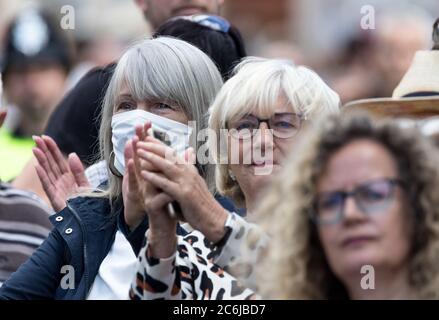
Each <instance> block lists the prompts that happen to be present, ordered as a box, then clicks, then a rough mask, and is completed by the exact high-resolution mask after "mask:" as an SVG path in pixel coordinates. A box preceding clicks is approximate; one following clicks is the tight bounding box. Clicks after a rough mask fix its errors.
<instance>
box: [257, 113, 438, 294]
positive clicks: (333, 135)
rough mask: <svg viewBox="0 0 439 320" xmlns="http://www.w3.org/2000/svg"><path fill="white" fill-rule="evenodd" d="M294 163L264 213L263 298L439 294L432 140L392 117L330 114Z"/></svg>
mask: <svg viewBox="0 0 439 320" xmlns="http://www.w3.org/2000/svg"><path fill="white" fill-rule="evenodd" d="M290 160H291V161H289V162H287V163H288V164H287V165H286V167H285V170H284V171H283V174H282V175H280V176H279V177H278V179H276V181H275V183H274V184H273V189H272V190H271V191H270V193H269V195H267V196H266V198H265V199H264V201H263V203H261V205H260V207H259V208H258V210H257V212H256V215H257V219H256V221H258V222H259V223H260V224H261V225H262V226H263V228H264V230H266V232H267V233H268V234H269V236H270V242H269V245H268V246H267V247H266V251H265V255H264V256H263V257H262V259H263V260H262V262H261V263H260V264H259V265H258V267H259V268H258V288H259V290H258V292H259V294H261V295H262V296H263V297H264V298H269V299H423V298H424V299H425V298H427V299H428V298H429V299H431V298H433V299H438V297H439V241H438V239H439V193H438V190H439V166H438V163H439V158H438V152H437V150H435V148H434V147H433V146H432V144H431V142H430V141H429V140H428V139H426V138H425V137H424V136H422V135H421V134H420V133H419V131H418V130H416V129H414V128H410V129H408V128H403V127H402V126H400V125H399V124H398V123H396V122H392V121H391V120H387V121H386V120H384V121H383V120H381V121H379V122H377V123H374V122H373V121H372V120H371V119H370V118H369V117H368V116H365V115H357V114H354V115H349V116H347V115H344V116H340V117H336V116H331V117H330V118H327V119H325V120H324V121H321V122H319V124H318V126H317V127H316V128H315V130H314V131H310V132H309V133H308V136H307V139H306V140H304V143H303V144H301V146H300V147H299V148H297V149H296V150H295V152H294V154H291V155H290ZM285 177H288V179H285ZM364 266H367V268H368V269H367V270H368V271H367V272H365V270H364ZM370 268H372V270H371V269H370ZM267 270H269V272H267ZM372 272H373V275H372V274H371V273H372ZM365 277H366V281H365ZM372 288H373V290H372Z"/></svg>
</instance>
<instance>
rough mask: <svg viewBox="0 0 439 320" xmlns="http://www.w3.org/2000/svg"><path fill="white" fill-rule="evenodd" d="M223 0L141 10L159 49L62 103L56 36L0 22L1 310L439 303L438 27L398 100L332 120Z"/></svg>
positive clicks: (330, 96) (38, 25)
mask: <svg viewBox="0 0 439 320" xmlns="http://www.w3.org/2000/svg"><path fill="white" fill-rule="evenodd" d="M223 2H224V1H220V0H203V1H193V3H192V2H191V1H173V2H161V1H146V0H136V3H137V4H138V7H139V9H140V10H141V11H142V13H143V14H144V16H145V18H146V19H147V20H148V21H149V22H150V23H151V25H152V27H153V28H154V34H153V36H152V37H148V38H144V39H141V40H139V41H137V42H136V43H134V44H132V45H131V46H130V47H129V48H127V49H126V50H125V51H124V53H123V54H122V56H121V57H120V59H118V60H117V61H114V62H113V63H111V64H110V65H107V66H104V67H98V68H94V69H92V70H91V71H89V72H88V73H86V74H85V75H84V76H83V77H82V78H81V79H80V80H79V82H78V83H77V84H76V85H75V86H74V87H73V88H71V89H70V90H68V91H67V92H63V89H62V87H63V86H64V85H65V82H66V79H67V75H68V71H69V70H70V68H71V60H70V59H71V58H70V52H69V45H68V39H64V38H63V37H62V35H61V34H58V33H57V32H56V28H55V27H53V25H52V22H51V21H50V19H49V18H48V17H46V16H45V15H44V14H43V13H42V12H40V11H38V10H36V9H34V8H31V9H29V10H27V11H25V12H23V13H22V14H20V15H19V16H18V17H17V18H16V19H15V20H14V22H13V23H12V24H11V26H10V29H9V31H8V37H7V39H6V41H7V45H6V46H5V48H6V52H5V54H4V59H3V60H4V61H3V64H2V77H3V84H4V86H3V87H4V93H5V98H6V100H7V101H8V103H11V104H13V105H14V106H15V108H17V109H18V110H19V111H20V115H22V116H21V117H19V118H18V120H16V121H15V126H14V127H13V129H11V127H9V126H8V127H7V128H3V129H1V130H0V155H1V157H0V168H1V171H0V262H1V263H0V299H17V300H23V299H69V300H100V299H118V300H119V299H122V300H123V299H132V300H141V299H144V300H155V299H186V300H187V299H189V300H198V299H209V300H223V299H236V300H248V299H422V298H427V299H438V298H439V242H438V238H439V234H438V232H439V225H438V223H439V150H438V148H437V147H438V146H439V139H438V136H439V120H438V116H439V19H438V20H437V21H436V23H435V24H434V25H433V43H432V45H431V47H432V49H431V50H422V51H418V52H416V54H415V55H414V57H413V60H412V62H411V65H410V67H409V68H408V69H406V70H404V73H403V74H402V75H396V76H397V77H400V78H399V79H398V82H399V84H398V82H397V83H394V82H395V81H394V79H393V78H394V77H395V74H392V75H391V78H392V81H393V82H392V81H387V82H386V83H387V85H389V83H391V85H393V86H395V85H396V88H394V91H393V96H392V97H389V98H376V97H375V96H373V97H371V98H370V99H363V100H353V101H349V103H347V104H343V103H344V102H346V101H345V100H346V99H347V97H349V100H352V98H355V93H354V91H352V92H351V93H352V95H349V94H345V93H346V92H345V91H344V89H343V88H345V87H344V85H343V84H342V83H341V82H340V83H334V84H335V85H334V88H331V87H330V85H328V84H327V82H326V81H325V80H324V79H323V78H322V77H321V76H320V75H319V74H317V73H316V72H315V71H313V70H312V69H310V68H309V67H306V66H303V65H300V64H297V63H296V62H295V61H292V60H288V59H279V58H263V57H255V56H248V54H247V51H246V48H245V44H244V40H243V38H242V36H241V34H240V31H239V30H238V29H237V28H236V27H235V26H233V25H232V24H231V23H230V22H229V21H227V20H226V19H225V18H223V17H221V16H220V9H221V6H222V5H223ZM188 3H189V4H188ZM188 8H189V9H188ZM392 22H394V21H392ZM392 27H394V26H393V25H392V24H391V22H390V20H389V23H388V29H389V30H390V29H391V28H392ZM29 30H34V31H33V32H32V35H33V38H32V39H31V38H29V34H30V31H29ZM35 30H38V32H35ZM429 31H430V30H429ZM428 36H429V35H426V37H428ZM389 50H390V49H389ZM405 54H406V53H405ZM398 55H399V53H397V52H391V55H389V56H387V55H386V54H384V53H382V57H381V58H384V57H385V58H386V59H392V57H393V56H398ZM394 62H395V63H396V61H394ZM355 63H358V62H355ZM362 76H364V75H362ZM389 77H390V75H389ZM369 80H372V79H369ZM381 80H385V79H381ZM368 85H370V86H372V84H371V83H370V84H368ZM338 88H340V90H342V91H343V95H342V97H340V94H339V93H338V92H337V89H338ZM375 89H383V92H384V91H385V90H384V89H388V88H384V87H381V88H378V87H375ZM385 92H388V90H387V91H385ZM0 110H2V109H0ZM8 112H9V111H8ZM6 115H7V114H6V111H1V112H0V127H2V125H3V122H4V120H5V117H6ZM8 117H9V114H8ZM66 267H68V268H67V269H66ZM364 267H367V268H369V269H367V270H369V271H370V270H372V271H371V272H372V274H368V275H365V273H364ZM370 268H371V269H370ZM66 270H72V271H71V273H69V272H66ZM365 276H370V277H369V278H368V281H369V282H368V286H364V283H363V282H364V277H365ZM371 281H372V283H371Z"/></svg>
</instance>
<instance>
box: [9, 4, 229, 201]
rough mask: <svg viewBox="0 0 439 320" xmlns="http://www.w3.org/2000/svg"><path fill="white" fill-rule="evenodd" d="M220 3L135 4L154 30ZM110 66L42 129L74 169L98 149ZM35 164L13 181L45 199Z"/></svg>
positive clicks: (86, 80)
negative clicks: (174, 19)
mask: <svg viewBox="0 0 439 320" xmlns="http://www.w3.org/2000/svg"><path fill="white" fill-rule="evenodd" d="M223 3H224V0H136V4H137V6H138V8H139V9H140V10H141V11H142V13H143V15H144V16H145V18H146V20H147V21H148V22H149V23H150V24H151V26H152V28H153V29H154V30H156V29H157V28H158V27H159V26H160V24H162V23H164V22H166V21H167V20H168V19H169V18H171V17H174V16H180V15H186V14H199V13H202V14H219V13H220V11H221V8H222V5H223ZM114 67H115V66H114V64H113V65H109V66H107V67H104V68H96V69H94V70H91V71H90V72H89V73H87V74H86V75H85V76H84V77H83V78H82V79H81V80H80V81H79V82H78V83H77V85H76V86H75V87H74V88H73V89H72V90H71V91H70V92H69V93H68V94H67V95H66V96H65V97H64V98H63V100H62V101H61V102H60V103H59V105H58V106H57V107H56V109H55V111H54V113H53V115H52V117H51V118H50V120H49V123H48V125H47V127H46V129H45V131H44V133H45V134H46V135H47V136H50V137H51V138H52V139H53V140H54V141H55V143H56V144H57V145H58V147H59V148H60V150H61V152H62V154H63V155H64V156H65V157H67V155H69V154H72V153H73V155H71V157H73V158H74V159H73V162H74V164H75V165H74V167H75V168H74V169H76V168H79V166H78V165H77V164H78V159H77V158H78V157H79V159H80V161H81V162H82V163H83V165H84V166H86V167H87V166H89V165H91V164H92V163H94V162H95V160H96V157H95V155H96V154H97V153H98V150H99V143H98V131H99V121H96V119H98V117H99V114H100V111H101V104H102V100H103V96H104V94H105V91H106V88H107V85H108V83H109V81H110V79H111V75H112V73H113V70H114ZM36 165H37V161H36V158H35V157H32V159H31V160H30V161H29V162H28V163H27V164H26V166H25V168H24V170H23V171H22V172H21V174H20V175H19V176H18V177H17V178H16V179H15V180H14V183H13V184H14V186H16V187H17V188H22V189H26V190H31V191H33V192H35V193H37V194H38V195H39V196H40V197H42V198H43V199H45V200H46V201H47V202H48V203H49V202H50V201H49V200H48V198H47V196H46V194H45V192H44V189H43V187H42V185H41V183H40V181H39V179H38V176H37V173H36V171H35V166H36ZM105 175H106V173H105V167H104V168H103V169H102V168H101V169H99V168H96V170H94V172H93V173H90V176H95V177H97V179H98V180H101V177H104V178H105ZM76 176H79V175H76ZM81 176H82V175H81ZM90 176H89V177H90ZM102 179H103V178H102Z"/></svg>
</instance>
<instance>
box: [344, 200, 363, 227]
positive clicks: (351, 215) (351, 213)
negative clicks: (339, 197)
mask: <svg viewBox="0 0 439 320" xmlns="http://www.w3.org/2000/svg"><path fill="white" fill-rule="evenodd" d="M364 219H366V215H365V214H363V213H362V212H361V210H360V208H358V206H357V204H356V202H355V200H354V198H353V197H347V198H346V200H345V203H344V207H343V222H344V223H345V224H352V223H358V222H361V221H363V220H364Z"/></svg>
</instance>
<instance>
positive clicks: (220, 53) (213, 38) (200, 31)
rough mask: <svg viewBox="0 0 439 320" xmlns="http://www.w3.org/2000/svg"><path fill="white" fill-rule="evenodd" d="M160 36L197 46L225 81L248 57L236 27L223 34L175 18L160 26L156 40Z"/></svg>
mask: <svg viewBox="0 0 439 320" xmlns="http://www.w3.org/2000/svg"><path fill="white" fill-rule="evenodd" d="M158 36H173V37H176V38H178V39H181V40H184V41H187V42H189V43H190V44H192V45H194V46H196V47H197V48H198V49H200V50H201V51H203V52H204V53H205V54H207V55H208V56H209V57H210V58H211V59H212V60H213V62H215V64H216V66H217V67H218V69H219V71H220V73H221V75H222V77H223V79H224V81H226V80H227V79H229V78H230V76H231V72H232V70H233V68H234V67H235V66H236V65H237V64H238V63H239V61H240V60H241V59H242V58H244V57H246V56H247V53H246V51H245V46H244V41H243V39H242V36H241V33H240V32H239V30H238V29H237V28H236V27H234V26H230V28H229V29H228V32H222V31H217V30H214V29H212V28H209V27H207V26H204V25H201V24H199V23H197V22H195V21H190V20H186V19H183V18H181V19H179V18H173V19H171V20H168V21H167V22H165V23H164V24H162V25H161V26H159V28H158V29H157V31H156V33H155V34H154V38H155V37H158Z"/></svg>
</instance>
